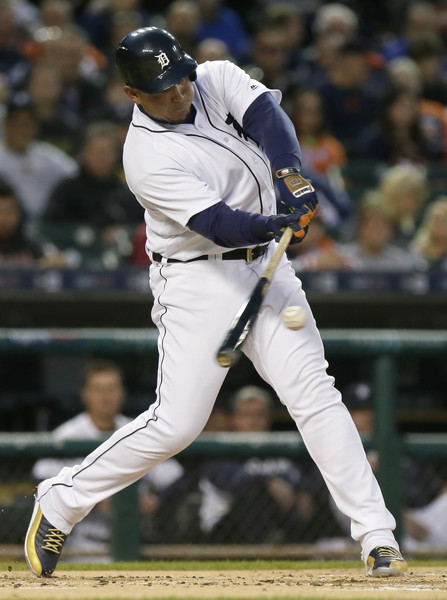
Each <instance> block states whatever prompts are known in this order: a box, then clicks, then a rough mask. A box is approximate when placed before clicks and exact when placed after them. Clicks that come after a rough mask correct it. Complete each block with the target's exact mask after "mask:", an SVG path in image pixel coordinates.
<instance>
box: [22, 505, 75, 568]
mask: <svg viewBox="0 0 447 600" xmlns="http://www.w3.org/2000/svg"><path fill="white" fill-rule="evenodd" d="M66 539H67V535H66V534H65V533H62V531H60V530H59V529H56V527H53V525H51V523H50V522H49V521H48V520H47V519H46V518H45V517H44V516H43V514H42V510H41V508H40V505H39V502H38V501H37V500H36V502H35V504H34V511H33V515H32V517H31V521H30V524H29V527H28V531H27V533H26V537H25V556H26V562H27V563H28V566H29V568H30V569H31V571H32V572H33V573H35V574H36V575H38V576H39V577H50V575H51V574H52V573H53V571H54V569H55V568H56V565H57V563H58V560H59V558H60V556H61V551H62V546H63V545H64V542H65V540H66Z"/></svg>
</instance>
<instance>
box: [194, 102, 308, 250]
mask: <svg viewBox="0 0 447 600" xmlns="http://www.w3.org/2000/svg"><path fill="white" fill-rule="evenodd" d="M243 130H244V131H245V132H246V133H248V134H249V135H250V137H251V138H253V139H254V140H255V141H256V142H257V143H258V144H259V145H260V146H261V147H262V148H263V149H264V152H265V153H266V155H267V157H268V158H269V160H270V162H271V164H272V166H273V169H274V170H275V171H276V170H278V169H281V168H284V167H297V168H300V167H301V149H300V145H299V143H298V140H297V138H296V134H295V129H294V127H293V124H292V121H291V120H290V119H289V117H288V116H287V115H286V113H285V112H284V111H283V110H282V108H280V106H278V104H277V103H276V102H275V100H274V98H273V96H272V95H271V94H270V93H269V92H266V93H265V94H261V96H258V98H256V100H255V101H254V102H253V103H252V104H251V105H250V106H249V107H248V109H247V110H246V112H245V115H244V118H243ZM265 221H266V217H265V216H263V215H260V214H252V213H249V212H246V211H242V210H232V209H231V208H230V207H229V206H227V205H226V204H225V203H224V202H218V203H217V204H214V206H211V207H210V208H207V209H205V210H203V211H202V212H200V213H198V214H196V215H194V216H193V217H191V218H190V220H189V222H188V227H189V228H190V229H191V230H192V231H195V232H196V233H199V234H200V235H203V236H204V237H206V238H207V239H209V240H212V241H213V242H214V243H215V244H218V245H219V246H223V247H224V248H241V247H244V246H251V245H254V244H260V243H263V242H266V241H268V240H270V239H271V236H269V235H268V234H267V233H266V230H265Z"/></svg>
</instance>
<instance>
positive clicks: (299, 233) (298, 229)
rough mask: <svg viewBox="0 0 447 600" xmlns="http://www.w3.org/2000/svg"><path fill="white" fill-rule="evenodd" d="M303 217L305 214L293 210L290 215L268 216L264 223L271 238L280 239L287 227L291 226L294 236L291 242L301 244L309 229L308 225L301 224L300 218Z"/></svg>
mask: <svg viewBox="0 0 447 600" xmlns="http://www.w3.org/2000/svg"><path fill="white" fill-rule="evenodd" d="M302 217H303V214H302V213H299V212H293V213H291V214H288V215H272V216H271V217H267V218H266V220H265V223H264V224H265V230H266V233H267V235H268V236H269V237H270V238H271V239H273V238H274V239H276V240H277V241H278V240H279V238H280V237H281V236H282V234H283V233H284V230H285V229H286V227H291V228H292V230H293V236H292V239H291V241H290V244H299V243H300V242H302V241H303V239H304V238H305V236H306V233H307V229H308V226H307V225H305V226H302V225H301V223H300V220H301V219H302Z"/></svg>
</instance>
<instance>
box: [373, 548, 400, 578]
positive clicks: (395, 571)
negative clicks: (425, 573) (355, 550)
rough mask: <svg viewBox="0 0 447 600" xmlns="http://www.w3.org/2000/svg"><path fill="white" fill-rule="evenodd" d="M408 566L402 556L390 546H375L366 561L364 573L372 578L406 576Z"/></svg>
mask: <svg viewBox="0 0 447 600" xmlns="http://www.w3.org/2000/svg"><path fill="white" fill-rule="evenodd" d="M407 570H408V565H407V563H406V562H405V560H404V559H403V556H402V554H401V553H400V552H399V551H398V550H396V549H395V548H392V547H391V546H376V547H375V548H373V549H372V550H371V552H370V553H369V556H368V560H367V561H366V573H367V575H372V576H373V577H392V576H395V575H406V573H407Z"/></svg>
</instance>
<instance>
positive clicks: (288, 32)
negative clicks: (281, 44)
mask: <svg viewBox="0 0 447 600" xmlns="http://www.w3.org/2000/svg"><path fill="white" fill-rule="evenodd" d="M257 23H258V28H259V27H261V26H263V27H271V28H273V29H279V30H280V31H282V34H283V38H284V40H285V42H286V47H287V53H288V59H287V67H288V68H289V69H290V70H291V71H293V72H295V73H296V74H298V76H299V79H300V81H302V82H303V83H304V82H305V81H306V78H307V76H308V74H309V70H308V66H307V63H306V61H305V60H304V58H303V56H302V50H303V48H304V42H305V34H306V28H305V22H304V19H303V16H302V14H301V12H300V9H299V8H298V6H295V5H293V4H289V3H288V2H274V3H272V4H269V5H268V6H266V7H265V9H264V10H263V11H261V12H260V13H259V14H258V16H257Z"/></svg>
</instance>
